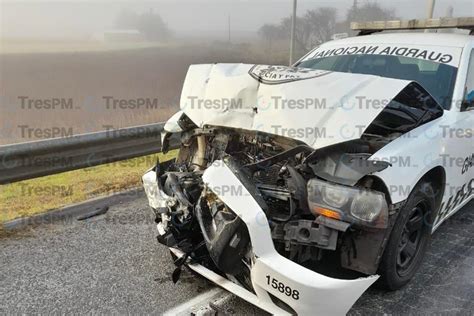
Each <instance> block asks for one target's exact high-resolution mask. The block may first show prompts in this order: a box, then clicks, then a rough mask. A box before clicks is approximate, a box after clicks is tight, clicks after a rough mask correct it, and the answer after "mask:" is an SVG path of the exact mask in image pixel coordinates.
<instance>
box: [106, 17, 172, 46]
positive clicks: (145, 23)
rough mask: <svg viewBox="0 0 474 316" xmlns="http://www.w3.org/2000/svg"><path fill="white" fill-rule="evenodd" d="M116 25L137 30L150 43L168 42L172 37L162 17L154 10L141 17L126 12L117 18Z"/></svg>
mask: <svg viewBox="0 0 474 316" xmlns="http://www.w3.org/2000/svg"><path fill="white" fill-rule="evenodd" d="M115 25H116V26H117V27H119V28H124V29H136V30H138V31H139V32H140V33H142V34H143V35H144V36H145V38H146V39H147V40H150V41H160V40H166V39H168V38H169V37H170V35H171V32H170V30H169V29H168V26H167V25H166V24H165V22H164V21H163V19H162V18H161V17H160V15H159V14H156V13H154V12H153V11H152V10H150V11H149V12H146V13H142V14H139V15H138V14H136V13H135V12H132V11H127V10H124V11H122V12H121V13H120V14H119V15H118V16H117V19H116V21H115Z"/></svg>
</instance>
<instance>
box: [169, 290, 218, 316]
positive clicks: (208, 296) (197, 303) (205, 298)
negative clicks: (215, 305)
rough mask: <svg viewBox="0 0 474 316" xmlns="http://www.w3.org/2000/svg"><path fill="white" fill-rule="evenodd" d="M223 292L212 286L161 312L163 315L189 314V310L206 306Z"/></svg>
mask: <svg viewBox="0 0 474 316" xmlns="http://www.w3.org/2000/svg"><path fill="white" fill-rule="evenodd" d="M223 293H225V291H224V290H223V289H221V288H219V287H215V288H212V289H210V290H209V291H207V292H204V293H201V294H199V295H198V296H196V297H193V298H192V299H190V300H189V301H187V302H184V303H183V304H181V305H178V306H176V307H173V308H172V309H170V310H167V311H166V312H164V313H163V316H175V315H176V316H178V315H190V313H191V311H193V310H195V309H197V308H200V307H203V306H207V305H208V304H209V301H211V300H212V299H213V298H215V297H217V296H218V295H221V294H223Z"/></svg>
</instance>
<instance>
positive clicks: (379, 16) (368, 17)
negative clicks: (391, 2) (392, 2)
mask: <svg viewBox="0 0 474 316" xmlns="http://www.w3.org/2000/svg"><path fill="white" fill-rule="evenodd" d="M394 19H396V16H395V11H394V10H393V9H384V8H382V7H381V6H380V5H379V4H378V3H376V2H368V3H366V4H364V5H362V6H357V5H353V6H352V7H351V8H350V9H349V11H348V12H347V16H346V22H345V27H346V28H347V29H348V30H349V28H350V23H351V22H366V21H384V20H394Z"/></svg>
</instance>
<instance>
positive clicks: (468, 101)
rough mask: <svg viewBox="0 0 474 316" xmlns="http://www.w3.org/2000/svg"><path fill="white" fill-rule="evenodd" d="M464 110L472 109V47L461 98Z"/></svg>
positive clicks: (473, 55)
mask: <svg viewBox="0 0 474 316" xmlns="http://www.w3.org/2000/svg"><path fill="white" fill-rule="evenodd" d="M463 109H464V110H474V49H473V50H472V51H471V58H470V60H469V68H468V70H467V79H466V87H465V90H464V99H463Z"/></svg>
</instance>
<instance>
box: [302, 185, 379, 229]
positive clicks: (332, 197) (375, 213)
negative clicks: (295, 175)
mask: <svg viewBox="0 0 474 316" xmlns="http://www.w3.org/2000/svg"><path fill="white" fill-rule="evenodd" d="M308 204H309V208H310V210H311V212H312V213H313V214H315V215H323V216H326V217H331V218H335V219H339V220H342V221H345V222H350V223H354V224H360V225H365V226H370V227H376V228H386V227H387V220H388V206H387V202H386V200H385V195H384V194H383V193H381V192H377V191H373V190H368V189H363V188H356V187H347V186H343V185H338V184H332V183H329V182H326V181H321V180H318V179H311V180H309V182H308Z"/></svg>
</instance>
